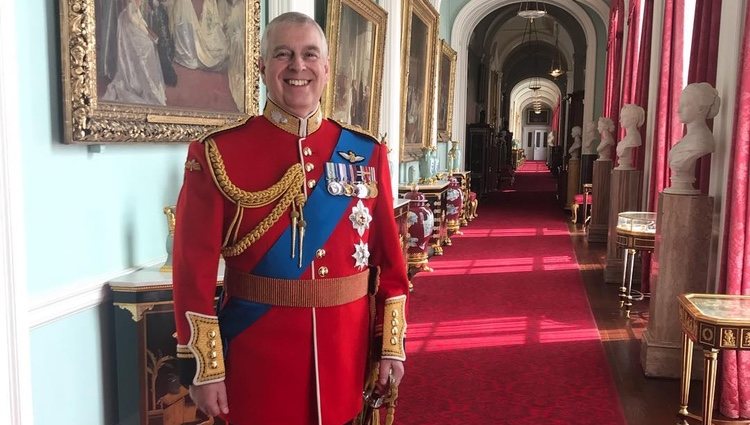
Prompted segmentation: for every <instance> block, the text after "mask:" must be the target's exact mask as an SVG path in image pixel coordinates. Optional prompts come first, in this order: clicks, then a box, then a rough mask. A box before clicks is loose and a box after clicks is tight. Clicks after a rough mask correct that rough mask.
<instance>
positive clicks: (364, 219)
mask: <svg viewBox="0 0 750 425" xmlns="http://www.w3.org/2000/svg"><path fill="white" fill-rule="evenodd" d="M349 220H351V222H352V226H354V228H355V229H356V230H357V233H359V236H360V237H362V236H363V235H364V234H365V229H369V228H370V222H371V221H372V216H371V215H370V210H368V209H367V207H366V206H365V204H363V203H362V200H361V199H360V200H359V201H357V205H355V206H353V207H352V213H351V214H349Z"/></svg>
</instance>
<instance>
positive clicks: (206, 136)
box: [198, 115, 254, 143]
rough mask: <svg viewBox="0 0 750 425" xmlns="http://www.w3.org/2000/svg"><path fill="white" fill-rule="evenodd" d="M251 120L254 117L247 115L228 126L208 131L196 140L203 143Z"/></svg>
mask: <svg viewBox="0 0 750 425" xmlns="http://www.w3.org/2000/svg"><path fill="white" fill-rule="evenodd" d="M251 118H254V116H253V115H248V116H246V117H243V118H240V119H239V120H237V121H234V122H230V123H229V124H226V125H223V126H221V127H217V128H215V129H213V130H211V131H209V132H208V133H206V134H204V135H203V136H201V137H200V139H198V142H200V143H203V142H205V141H206V140H208V139H210V138H211V137H213V136H215V135H217V134H219V133H222V132H224V131H227V130H231V129H233V128H237V127H240V126H243V125H245V123H246V122H248V121H250V119H251Z"/></svg>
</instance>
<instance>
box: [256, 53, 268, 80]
mask: <svg viewBox="0 0 750 425" xmlns="http://www.w3.org/2000/svg"><path fill="white" fill-rule="evenodd" d="M258 71H259V72H260V78H261V80H263V83H264V84H265V82H266V63H265V62H264V61H263V58H262V57H259V58H258Z"/></svg>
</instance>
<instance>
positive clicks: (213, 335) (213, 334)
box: [208, 331, 216, 338]
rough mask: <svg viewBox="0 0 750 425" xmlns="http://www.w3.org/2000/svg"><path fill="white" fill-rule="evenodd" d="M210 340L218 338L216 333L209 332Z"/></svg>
mask: <svg viewBox="0 0 750 425" xmlns="http://www.w3.org/2000/svg"><path fill="white" fill-rule="evenodd" d="M208 337H209V338H216V331H208Z"/></svg>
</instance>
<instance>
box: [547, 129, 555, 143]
mask: <svg viewBox="0 0 750 425" xmlns="http://www.w3.org/2000/svg"><path fill="white" fill-rule="evenodd" d="M547 145H549V146H555V132H554V131H550V132H549V133H547Z"/></svg>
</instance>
